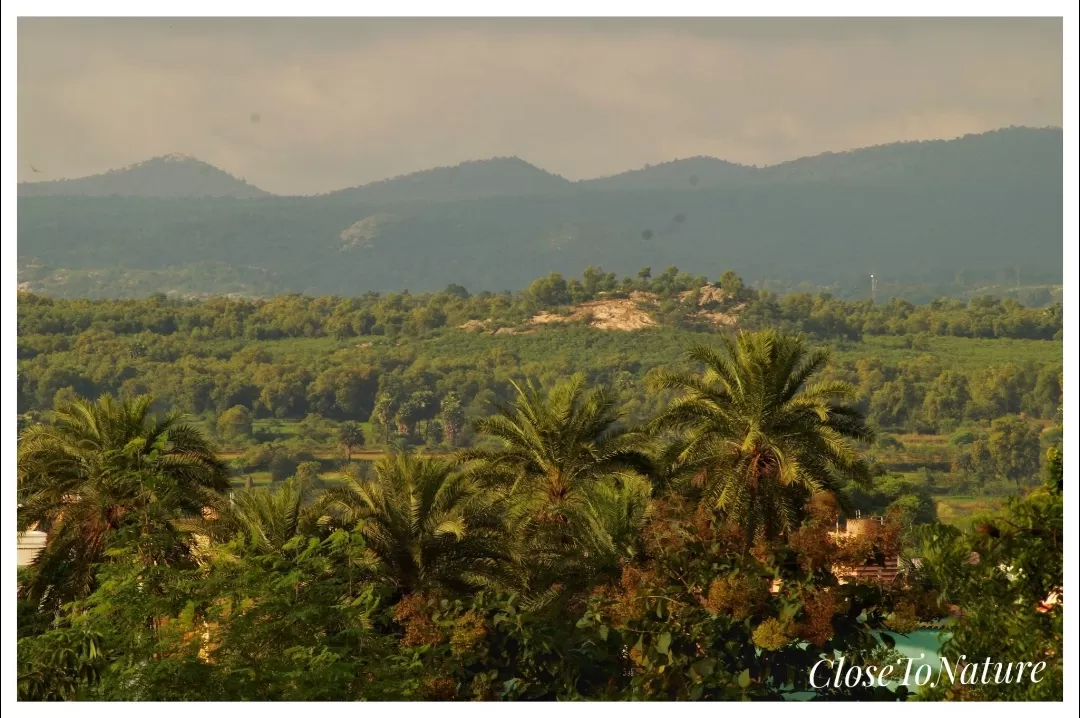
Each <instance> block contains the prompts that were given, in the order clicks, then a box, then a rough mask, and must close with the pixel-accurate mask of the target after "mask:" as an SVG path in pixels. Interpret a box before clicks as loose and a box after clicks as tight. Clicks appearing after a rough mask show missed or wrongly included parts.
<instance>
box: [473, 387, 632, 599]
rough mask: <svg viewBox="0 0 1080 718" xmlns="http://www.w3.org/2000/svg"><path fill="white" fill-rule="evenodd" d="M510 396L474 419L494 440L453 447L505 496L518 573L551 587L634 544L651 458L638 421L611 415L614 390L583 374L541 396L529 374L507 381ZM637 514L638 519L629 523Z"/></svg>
mask: <svg viewBox="0 0 1080 718" xmlns="http://www.w3.org/2000/svg"><path fill="white" fill-rule="evenodd" d="M514 388H515V389H516V390H517V394H518V395H517V399H516V401H515V402H514V404H513V405H512V406H509V407H500V408H499V410H498V414H496V415H495V416H492V417H488V418H485V419H481V420H480V421H478V422H477V425H476V429H477V432H478V433H480V434H485V435H487V436H492V437H495V438H497V439H500V440H501V441H502V443H503V446H502V447H501V448H497V449H471V450H464V451H462V452H460V453H459V460H461V461H463V462H467V463H468V465H469V473H470V475H474V476H477V477H479V478H480V479H481V480H482V481H483V482H484V484H485V485H487V486H489V487H490V490H493V491H500V492H502V494H503V495H504V496H505V500H506V503H507V505H508V509H507V525H508V526H509V527H511V528H512V530H513V536H514V541H515V551H514V552H513V553H514V554H515V555H517V556H520V557H522V559H523V561H524V563H522V564H520V565H519V566H518V581H519V583H520V585H521V588H522V589H523V590H524V591H525V592H526V593H531V594H533V595H534V596H548V597H550V596H552V595H553V594H552V590H553V589H552V587H553V586H561V587H562V588H563V589H564V590H565V591H566V592H572V591H573V589H574V588H575V587H578V586H583V585H586V584H587V583H588V582H589V581H590V580H592V579H595V578H596V577H597V575H598V574H603V573H604V572H607V571H612V570H614V568H615V564H616V563H617V557H618V556H622V555H624V554H625V552H626V550H627V549H628V548H629V547H630V546H631V545H632V542H633V540H634V536H635V531H632V530H631V531H627V530H625V529H626V525H627V522H630V524H633V525H634V526H637V525H639V523H640V520H641V519H642V518H643V516H644V509H645V502H646V499H647V496H648V492H649V489H648V485H647V481H646V480H645V479H644V475H647V473H648V472H649V470H650V469H651V466H652V462H651V460H650V458H649V455H648V454H647V453H646V448H647V441H646V437H645V436H644V434H642V433H641V432H639V431H632V430H628V429H626V428H624V427H621V426H620V425H619V422H620V420H621V418H622V414H621V412H620V411H619V410H618V409H617V407H616V399H615V395H614V394H612V393H611V392H609V391H608V390H607V389H605V388H598V389H594V390H591V391H586V389H585V383H584V380H583V378H582V377H580V376H575V377H573V378H572V379H570V380H569V381H566V382H564V383H562V384H559V385H558V386H556V387H555V388H554V389H552V390H551V392H549V393H548V394H547V395H546V396H544V395H543V394H542V393H541V392H540V390H539V389H538V388H537V387H536V386H534V385H533V384H531V383H530V384H527V385H526V386H525V387H521V386H519V385H517V384H514ZM635 522H638V523H635Z"/></svg>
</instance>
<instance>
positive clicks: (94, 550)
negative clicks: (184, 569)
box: [17, 396, 229, 602]
mask: <svg viewBox="0 0 1080 718" xmlns="http://www.w3.org/2000/svg"><path fill="white" fill-rule="evenodd" d="M152 404H153V398H152V397H149V396H141V397H136V398H134V399H131V400H127V401H117V400H116V399H114V398H112V397H111V396H103V397H101V398H100V399H98V400H97V401H89V400H86V399H82V398H76V399H75V400H73V401H72V402H70V403H69V404H66V405H63V406H61V407H58V408H57V409H56V410H55V411H54V412H53V413H52V418H51V421H50V422H49V423H48V424H39V425H35V426H31V427H28V428H27V429H25V430H24V431H23V432H22V435H21V436H20V438H19V447H18V470H17V476H18V486H19V490H18V493H19V502H20V506H19V520H18V523H19V530H20V531H22V530H26V529H27V528H29V527H30V526H33V525H36V526H37V527H38V528H39V529H40V530H42V531H44V532H46V533H47V534H48V540H47V542H46V545H45V548H44V549H43V550H42V552H41V553H40V554H39V555H38V557H37V559H36V560H35V562H34V568H35V571H34V572H33V577H32V578H31V579H29V580H28V581H27V582H26V583H24V584H23V587H22V588H23V591H24V592H25V594H26V595H27V597H28V598H31V599H33V600H43V599H45V598H48V599H49V600H51V601H57V602H63V601H67V600H71V599H74V598H78V597H80V596H85V595H87V594H88V593H89V592H90V591H91V590H92V589H93V586H94V581H95V576H96V573H97V566H98V565H99V564H100V563H102V562H104V561H106V560H107V557H106V552H107V550H108V549H109V548H111V547H113V546H114V545H116V543H117V542H118V541H126V540H128V539H133V540H134V546H135V547H136V549H137V555H138V557H139V559H140V560H142V561H147V562H152V561H157V562H161V561H171V560H176V559H179V558H182V557H183V556H184V555H186V542H184V541H183V540H181V539H180V537H179V536H176V535H175V534H174V532H173V531H172V529H171V527H170V521H171V520H172V519H175V518H178V517H181V516H184V515H192V514H197V513H198V512H199V511H200V510H201V509H202V508H203V507H204V506H205V505H206V504H207V502H208V501H210V500H211V498H212V496H213V494H214V493H215V492H220V491H224V490H226V489H227V488H228V487H229V471H228V468H227V467H226V465H225V464H224V463H223V462H222V461H221V460H220V459H218V457H217V456H216V455H215V454H214V452H213V450H212V449H211V448H210V446H209V444H208V443H207V442H206V440H205V439H204V438H203V436H202V435H201V434H200V433H199V432H198V431H197V430H196V429H194V428H193V427H191V426H190V425H188V424H185V423H182V422H181V421H180V418H179V416H178V415H176V414H169V415H166V416H155V415H152V414H151V406H152Z"/></svg>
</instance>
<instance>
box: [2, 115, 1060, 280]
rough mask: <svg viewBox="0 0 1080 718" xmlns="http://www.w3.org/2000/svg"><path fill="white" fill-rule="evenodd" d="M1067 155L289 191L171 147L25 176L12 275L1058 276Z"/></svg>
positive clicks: (1030, 138)
mask: <svg viewBox="0 0 1080 718" xmlns="http://www.w3.org/2000/svg"><path fill="white" fill-rule="evenodd" d="M1062 162H1063V144H1062V130H1061V129H1059V128H1048V129H1033V128H1008V129H1003V130H998V131H994V132H988V133H983V134H979V135H968V136H965V137H962V138H957V139H954V140H937V141H927V142H905V143H894V144H891V145H882V146H878V147H870V148H865V149H859V150H852V151H849V152H839V153H826V154H821V155H816V156H813V157H806V158H801V159H797V160H793V161H790V162H785V163H781V164H778V165H772V166H768V167H752V166H747V165H740V164H735V163H731V162H727V161H724V160H721V159H716V158H712V157H692V158H688V159H680V160H675V161H672V162H667V163H663V164H658V165H653V166H647V167H644V168H641V169H636V170H631V171H628V172H624V173H621V174H617V175H614V176H610V177H602V178H596V179H588V180H581V181H570V180H567V179H565V178H563V177H561V176H559V175H556V174H552V173H550V172H547V171H545V170H543V169H540V168H538V167H535V166H533V165H531V164H529V163H528V162H525V161H524V160H521V159H519V158H515V157H502V158H493V159H488V160H480V161H474V162H465V163H462V164H459V165H456V166H454V167H440V168H434V169H430V170H425V171H422V172H415V173H412V174H407V175H403V176H400V177H395V178H392V179H387V180H383V181H380V182H374V183H370V184H366V185H361V186H357V187H352V188H346V189H342V190H338V191H335V192H330V193H327V194H324V195H318V196H311V197H282V196H275V195H272V194H270V193H268V192H265V191H263V190H261V189H259V188H257V187H255V186H253V185H251V184H248V183H247V182H245V181H244V180H241V179H238V178H236V177H233V176H232V175H230V174H228V173H227V172H224V171H223V170H220V169H218V168H216V167H213V166H211V165H208V164H206V163H204V162H201V161H199V160H197V159H194V158H192V157H187V156H183V155H169V156H165V157H158V158H154V159H151V160H148V161H146V162H142V163H139V164H136V165H133V166H131V167H127V168H123V169H118V170H112V171H110V172H106V173H103V174H100V175H94V176H92V177H84V178H80V179H72V180H58V181H50V182H34V183H20V184H19V186H18V191H19V214H18V243H19V257H20V267H21V269H22V270H23V271H22V275H23V277H25V279H24V278H23V277H21V280H20V281H25V282H27V286H28V287H29V288H31V289H35V290H41V291H51V292H54V293H64V292H70V291H71V290H70V289H64V287H65V286H68V287H70V286H71V278H72V277H74V276H84V277H86V276H108V277H110V278H111V279H109V280H108V281H109V282H110V283H114V282H115V281H116V280H115V278H116V273H117V271H118V270H123V271H125V272H128V273H133V274H138V273H139V272H153V273H154V274H153V280H152V281H147V282H139V281H134V282H128V283H127V285H130V286H144V285H152V284H160V283H161V281H162V280H161V278H162V277H166V276H168V272H169V271H171V270H172V269H175V270H177V272H178V274H182V275H183V276H185V277H186V278H187V280H190V278H191V277H192V276H193V275H196V274H199V273H200V271H201V270H200V271H195V270H193V269H192V267H193V266H194V265H197V264H198V263H206V262H209V263H212V264H213V266H215V267H217V269H215V271H214V272H213V276H214V277H222V278H223V279H222V280H221V281H222V282H223V284H221V286H222V291H225V289H224V288H225V286H226V285H227V286H228V291H241V292H242V291H243V287H244V286H246V284H245V281H244V279H243V277H245V276H252V275H251V273H252V272H255V273H257V275H256V276H257V277H258V282H257V284H258V287H259V289H257V290H256V289H255V288H254V287H252V289H251V291H253V292H256V291H258V292H265V291H267V287H270V286H271V284H273V283H272V282H270V280H269V279H268V278H271V277H272V278H274V279H273V282H276V284H273V289H275V290H278V289H280V290H292V291H305V292H320V293H322V292H335V293H355V292H360V291H366V290H376V291H388V290H399V289H403V288H408V289H411V290H414V291H420V290H428V289H439V288H442V287H444V286H446V285H447V284H448V283H451V282H454V283H458V284H464V285H465V286H468V287H469V288H470V289H473V290H481V289H493V290H498V289H504V288H517V287H519V286H522V285H523V284H524V283H527V282H528V281H530V280H531V279H533V278H535V277H536V276H538V275H540V274H544V273H546V272H549V271H560V272H563V273H567V274H578V273H579V272H580V271H581V269H583V268H584V267H585V266H586V265H587V264H597V265H601V266H603V267H605V268H606V269H610V270H612V271H617V272H620V273H632V272H636V271H637V269H638V268H639V267H641V266H643V265H647V266H653V267H654V268H662V267H664V266H667V265H670V264H677V265H678V266H680V267H682V268H685V269H688V270H690V271H694V272H695V273H703V274H707V275H708V276H710V277H711V276H712V275H713V274H717V273H719V272H720V271H723V269H726V268H733V269H736V271H740V272H741V273H743V274H744V276H747V278H748V279H751V280H753V279H756V278H766V277H769V278H775V277H790V278H793V279H806V280H809V281H814V282H828V281H839V280H842V279H843V280H845V281H846V280H847V279H851V278H854V277H864V276H865V274H866V273H867V272H869V271H879V272H886V271H887V272H892V273H893V274H894V275H904V276H912V277H915V276H923V275H926V274H927V273H928V272H929V273H935V272H936V273H938V274H941V275H943V276H944V275H945V274H949V275H951V274H952V273H955V272H956V271H959V270H961V269H967V270H973V271H977V270H980V269H983V270H987V271H989V270H991V269H994V268H1001V267H1012V266H1016V265H1018V264H1023V265H1024V266H1025V267H1030V268H1031V269H1033V270H1035V271H1037V272H1041V273H1043V274H1046V273H1049V274H1050V275H1056V276H1060V273H1061V264H1062V255H1061V247H1062V244H1061V241H1062V240H1061V237H1062V230H1063V226H1062V216H1061V215H1062V206H1063V205H1062V203H1063V185H1062V174H1063V164H1062ZM100 270H108V272H107V274H100V273H99V274H98V275H95V274H93V273H94V272H99V271H100ZM56 272H63V273H64V274H63V277H64V278H65V279H64V281H59V280H57V278H56ZM230 272H234V273H235V274H236V276H235V277H231V278H230V277H228V276H227V275H229V273H230ZM87 273H89V274H87ZM163 273H164V274H163ZM31 276H32V277H34V278H33V279H31V278H30V277H31ZM50 277H51V279H49V278H50ZM187 280H186V281H187ZM87 281H89V280H87ZM102 281H103V282H104V281H105V280H102ZM859 281H862V280H859ZM166 284H168V282H166ZM217 284H218V281H217V280H216V279H215V280H214V281H212V282H210V286H209V287H205V286H204V287H203V289H208V291H211V292H212V291H214V287H215V286H217ZM237 287H240V289H239V290H237ZM79 291H82V290H79ZM88 291H89V290H88ZM89 293H90V294H93V295H94V296H102V295H108V293H109V287H108V286H107V285H106V286H98V287H96V288H95V289H94V290H93V291H92V292H89Z"/></svg>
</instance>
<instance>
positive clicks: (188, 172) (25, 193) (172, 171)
mask: <svg viewBox="0 0 1080 718" xmlns="http://www.w3.org/2000/svg"><path fill="white" fill-rule="evenodd" d="M19 196H20V197H71V196H78V197H111V196H120V197H233V198H236V199H253V198H257V197H270V196H272V195H271V194H270V193H269V192H264V191H263V190H261V189H259V188H258V187H255V186H254V185H250V184H248V183H247V182H245V181H244V180H242V179H238V178H236V177H233V176H232V175H231V174H229V173H228V172H225V171H224V170H220V169H218V168H217V167H214V166H213V165H211V164H207V163H206V162H202V161H201V160H197V159H195V158H194V157H190V156H188V155H183V154H171V155H162V156H161V157H153V158H151V159H148V160H146V161H144V162H139V163H137V164H134V165H131V166H130V167H122V168H120V169H114V170H109V171H108V172H103V173H102V174H99V175H91V176H90V177H80V178H78V179H60V180H52V181H45V182H20V183H19Z"/></svg>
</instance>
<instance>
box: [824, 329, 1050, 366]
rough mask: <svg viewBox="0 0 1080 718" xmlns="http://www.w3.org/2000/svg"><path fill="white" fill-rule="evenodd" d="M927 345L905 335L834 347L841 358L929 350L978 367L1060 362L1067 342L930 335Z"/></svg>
mask: <svg viewBox="0 0 1080 718" xmlns="http://www.w3.org/2000/svg"><path fill="white" fill-rule="evenodd" d="M927 340H928V344H927V348H926V349H914V348H911V347H908V346H907V345H906V338H905V337H870V336H868V337H865V338H864V339H863V341H862V342H844V343H842V344H837V345H836V346H835V348H834V355H833V356H834V357H835V358H836V359H839V360H851V359H861V358H864V357H881V359H882V361H884V362H886V363H892V362H897V361H903V360H911V359H917V358H918V357H920V356H923V355H926V354H929V355H932V356H933V357H935V358H936V359H938V360H939V361H940V362H941V363H942V364H947V365H948V366H950V367H953V368H956V369H960V370H964V371H967V370H972V369H975V370H978V369H983V368H986V367H988V366H992V365H994V364H1007V363H1011V364H1025V363H1027V362H1029V361H1030V362H1034V363H1036V364H1050V363H1057V362H1061V360H1062V357H1063V352H1064V345H1063V344H1062V342H1060V341H1040V340H1035V339H964V338H962V337H927Z"/></svg>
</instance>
